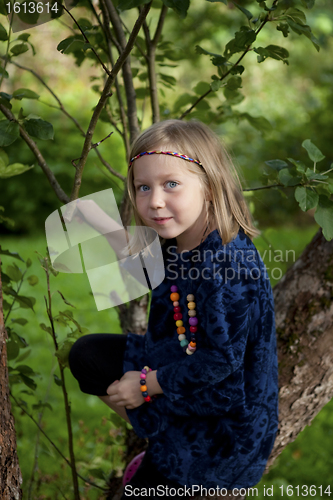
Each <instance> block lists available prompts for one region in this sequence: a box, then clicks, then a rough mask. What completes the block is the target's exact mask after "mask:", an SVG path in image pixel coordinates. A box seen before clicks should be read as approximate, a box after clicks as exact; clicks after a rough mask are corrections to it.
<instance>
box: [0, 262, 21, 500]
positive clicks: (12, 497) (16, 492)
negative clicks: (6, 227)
mask: <svg viewBox="0 0 333 500" xmlns="http://www.w3.org/2000/svg"><path fill="white" fill-rule="evenodd" d="M2 305H3V301H2V283H1V258H0V498H1V500H19V499H21V498H22V490H21V488H20V485H21V483H22V476H21V470H20V466H19V463H18V458H17V453H16V434H15V426H14V418H13V415H12V414H11V405H10V399H9V386H8V369H7V349H6V339H7V332H6V329H5V325H4V317H3V307H2Z"/></svg>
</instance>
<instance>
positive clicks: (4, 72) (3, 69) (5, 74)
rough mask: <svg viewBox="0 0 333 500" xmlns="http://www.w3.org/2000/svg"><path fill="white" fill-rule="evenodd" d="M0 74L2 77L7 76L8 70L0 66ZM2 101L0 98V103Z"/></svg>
mask: <svg viewBox="0 0 333 500" xmlns="http://www.w3.org/2000/svg"><path fill="white" fill-rule="evenodd" d="M0 76H3V77H4V78H9V74H8V72H7V71H6V70H5V68H0ZM2 103H3V99H1V100H0V104H2Z"/></svg>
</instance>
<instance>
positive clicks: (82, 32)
mask: <svg viewBox="0 0 333 500" xmlns="http://www.w3.org/2000/svg"><path fill="white" fill-rule="evenodd" d="M55 2H56V3H57V4H58V5H59V6H61V7H62V8H63V9H64V10H65V11H66V12H67V14H68V15H69V16H70V17H71V18H72V19H73V21H74V23H75V24H76V26H77V27H78V28H79V30H80V31H81V34H82V36H83V38H84V39H85V43H87V44H88V45H89V48H90V49H91V50H92V51H93V53H94V54H95V56H96V58H97V59H98V61H99V63H100V64H101V66H102V68H103V69H104V71H105V73H107V74H108V75H109V76H110V71H109V70H108V68H107V67H106V66H105V64H104V63H103V61H102V59H101V58H100V57H99V55H98V54H97V52H96V50H95V49H94V47H93V46H92V45H91V43H90V42H89V40H88V38H87V36H86V34H85V32H84V31H83V29H82V28H81V26H80V25H79V23H78V22H77V20H76V19H75V17H73V16H72V14H71V13H70V11H69V10H68V9H66V7H65V6H64V4H63V3H61V2H59V1H58V0H55Z"/></svg>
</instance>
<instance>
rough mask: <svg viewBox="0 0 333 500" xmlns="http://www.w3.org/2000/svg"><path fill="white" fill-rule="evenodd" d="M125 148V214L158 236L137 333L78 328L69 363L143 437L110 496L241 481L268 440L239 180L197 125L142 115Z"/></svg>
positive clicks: (267, 328)
mask: <svg viewBox="0 0 333 500" xmlns="http://www.w3.org/2000/svg"><path fill="white" fill-rule="evenodd" d="M130 158H131V159H130V163H129V170H128V177H127V186H128V191H129V196H130V199H131V202H132V204H133V207H134V216H135V222H136V225H137V226H149V227H151V228H153V229H155V230H156V232H157V233H158V234H159V237H160V242H161V245H162V251H163V258H164V264H165V278H164V280H163V282H162V283H161V284H160V285H159V286H158V287H157V288H155V289H154V290H153V291H152V298H151V306H150V314H149V322H148V329H147V332H146V334H145V335H144V336H139V335H136V334H133V333H128V335H126V336H123V335H115V334H93V335H86V336H84V337H82V338H80V339H79V340H78V341H77V342H76V343H75V344H74V346H73V347H72V349H71V352H70V357H69V363H70V368H71V371H72V373H73V375H74V376H75V377H76V378H77V379H78V381H79V384H80V388H81V390H82V391H83V392H85V393H88V394H94V395H97V396H99V397H100V398H101V399H102V400H103V401H104V402H105V403H106V404H107V405H108V406H109V407H110V408H112V409H113V410H114V411H116V412H117V413H118V414H119V415H121V416H122V417H123V418H124V419H126V420H127V421H128V422H130V423H131V424H132V426H133V428H134V430H135V432H136V434H137V435H138V436H139V437H142V438H148V440H149V445H148V449H147V451H146V454H145V457H144V459H143V461H142V463H141V465H140V467H139V469H138V471H137V472H136V474H134V476H133V477H132V479H131V480H130V482H129V483H128V484H127V485H126V487H125V491H124V494H123V497H122V498H123V499H125V498H141V497H147V495H149V496H150V498H155V497H156V498H159V497H160V496H163V494H164V496H168V495H167V488H168V487H169V488H171V487H174V488H178V490H176V491H177V495H178V496H176V497H175V496H173V495H172V496H173V497H174V498H181V497H183V496H186V495H187V496H188V495H195V494H205V493H206V494H207V492H209V493H210V494H212V493H215V494H218V491H219V489H220V491H221V490H222V488H224V489H226V490H231V489H234V488H247V487H251V486H253V485H255V484H256V483H258V481H259V480H260V479H261V476H262V474H263V471H264V469H265V465H266V462H267V459H268V457H269V455H270V452H271V450H272V447H273V444H274V440H275V436H276V431H277V427H278V377H277V354H276V333H275V320H274V303H273V295H272V289H271V286H270V282H269V279H268V276H267V273H266V269H265V266H264V264H263V262H262V260H261V257H260V255H259V253H258V251H257V250H256V248H255V246H254V245H253V243H252V241H251V238H253V237H254V236H256V235H257V234H258V232H257V230H256V229H255V228H254V226H253V224H252V222H251V216H250V213H249V210H248V208H247V205H246V203H245V200H244V198H243V195H242V192H241V186H240V183H239V179H238V177H237V174H236V173H235V171H234V169H233V167H232V163H231V160H230V158H229V156H228V154H227V153H226V151H225V150H224V148H223V147H222V145H221V143H220V141H219V139H218V138H217V137H216V136H215V135H214V134H213V133H212V131H211V130H210V129H209V128H208V127H207V126H205V125H204V124H202V123H200V122H197V121H190V122H183V121H179V120H166V121H163V122H161V123H157V124H154V125H152V126H151V127H150V128H149V129H147V130H146V131H145V132H143V133H142V134H141V135H140V136H139V137H138V139H137V140H136V141H135V143H134V144H133V147H132V151H131V156H130ZM136 248H138V241H136V239H135V236H134V237H133V238H132V240H131V249H132V251H134V252H135V251H139V250H136ZM140 248H142V247H140ZM185 486H186V488H188V489H185ZM145 488H146V489H145ZM148 488H151V490H148ZM179 488H180V489H179ZM199 488H200V490H199ZM203 489H204V490H203ZM147 491H148V493H147ZM161 492H163V494H162V495H161V494H160V493H161Z"/></svg>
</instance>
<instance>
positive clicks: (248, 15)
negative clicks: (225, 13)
mask: <svg viewBox="0 0 333 500" xmlns="http://www.w3.org/2000/svg"><path fill="white" fill-rule="evenodd" d="M231 1H232V3H233V4H234V6H235V7H237V9H239V10H241V11H242V12H243V14H245V15H246V17H247V18H248V20H249V21H250V19H252V17H253V14H251V12H250V11H248V10H247V9H244V7H242V6H241V5H239V4H238V3H236V2H234V1H233V0H231Z"/></svg>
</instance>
